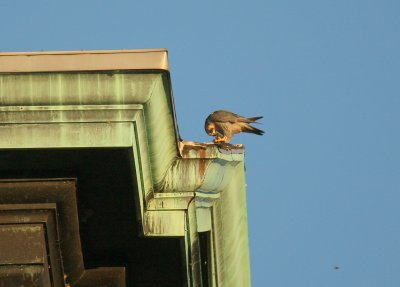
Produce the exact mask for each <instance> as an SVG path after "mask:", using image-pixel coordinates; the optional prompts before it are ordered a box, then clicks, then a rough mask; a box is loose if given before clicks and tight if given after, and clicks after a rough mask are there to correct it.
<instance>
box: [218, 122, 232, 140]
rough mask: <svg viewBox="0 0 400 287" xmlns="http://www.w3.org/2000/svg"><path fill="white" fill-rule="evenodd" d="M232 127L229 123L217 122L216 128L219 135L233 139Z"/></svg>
mask: <svg viewBox="0 0 400 287" xmlns="http://www.w3.org/2000/svg"><path fill="white" fill-rule="evenodd" d="M231 126H232V124H231V123H229V122H225V123H223V122H216V123H215V127H216V130H217V132H218V133H220V134H222V135H224V136H227V137H231V136H232V135H233V134H232V130H231Z"/></svg>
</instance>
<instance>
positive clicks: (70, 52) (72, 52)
mask: <svg viewBox="0 0 400 287" xmlns="http://www.w3.org/2000/svg"><path fill="white" fill-rule="evenodd" d="M157 52H159V53H167V52H168V50H167V49H166V48H154V49H120V50H63V51H53V50H49V51H29V52H23V51H22V52H0V57H2V56H40V55H81V54H126V53H157Z"/></svg>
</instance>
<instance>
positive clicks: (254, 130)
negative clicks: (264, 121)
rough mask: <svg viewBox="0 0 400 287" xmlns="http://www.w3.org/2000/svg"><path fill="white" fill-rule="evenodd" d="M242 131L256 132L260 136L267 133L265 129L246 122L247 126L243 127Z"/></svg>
mask: <svg viewBox="0 0 400 287" xmlns="http://www.w3.org/2000/svg"><path fill="white" fill-rule="evenodd" d="M258 118H259V117H258ZM261 118H262V117H261ZM242 131H243V132H245V133H251V134H256V135H259V136H262V135H263V134H264V133H265V132H264V131H263V130H260V129H258V128H255V127H253V126H251V125H249V124H246V126H245V127H244V129H242Z"/></svg>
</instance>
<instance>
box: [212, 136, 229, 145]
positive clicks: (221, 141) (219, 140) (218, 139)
mask: <svg viewBox="0 0 400 287" xmlns="http://www.w3.org/2000/svg"><path fill="white" fill-rule="evenodd" d="M227 139H228V137H226V136H224V137H216V138H215V140H214V143H225V142H226V140H227Z"/></svg>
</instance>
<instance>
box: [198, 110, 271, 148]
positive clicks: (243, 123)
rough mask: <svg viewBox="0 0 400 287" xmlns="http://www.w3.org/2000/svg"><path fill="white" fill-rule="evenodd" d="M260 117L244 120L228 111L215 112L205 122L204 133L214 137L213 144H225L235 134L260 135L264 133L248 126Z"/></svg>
mask: <svg viewBox="0 0 400 287" xmlns="http://www.w3.org/2000/svg"><path fill="white" fill-rule="evenodd" d="M261 118H262V117H253V118H245V117H242V116H239V115H237V114H234V113H232V112H230V111H226V110H225V111H224V110H221V111H215V112H213V113H212V114H211V115H209V116H208V117H207V119H206V122H205V129H206V133H207V134H209V135H210V136H213V137H215V139H214V142H215V143H226V142H229V141H230V139H231V138H232V137H233V136H234V135H235V134H237V133H240V132H245V133H253V134H256V135H260V136H261V135H262V134H263V133H264V131H262V130H259V129H257V128H255V127H253V126H251V125H250V123H254V122H256V121H257V120H259V119H261Z"/></svg>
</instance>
